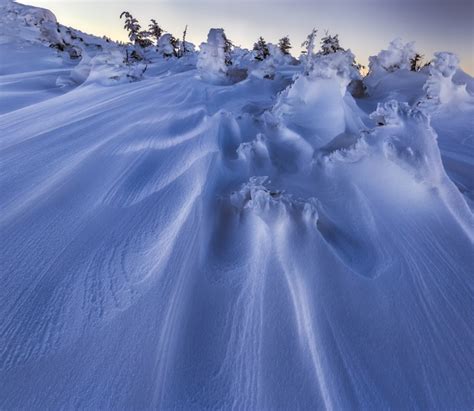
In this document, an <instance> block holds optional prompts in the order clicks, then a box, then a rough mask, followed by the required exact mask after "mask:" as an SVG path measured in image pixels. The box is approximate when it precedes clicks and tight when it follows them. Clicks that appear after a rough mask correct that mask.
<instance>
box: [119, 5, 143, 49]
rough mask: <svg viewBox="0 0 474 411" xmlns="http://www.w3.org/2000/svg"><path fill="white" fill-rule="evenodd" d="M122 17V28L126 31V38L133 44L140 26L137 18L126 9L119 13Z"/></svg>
mask: <svg viewBox="0 0 474 411" xmlns="http://www.w3.org/2000/svg"><path fill="white" fill-rule="evenodd" d="M123 17H125V24H124V26H123V28H124V29H125V30H127V31H128V38H129V39H130V41H131V42H132V43H133V44H135V42H136V40H137V38H138V37H139V32H140V30H141V28H142V27H141V26H140V24H139V23H138V20H137V19H136V18H135V17H133V16H132V15H131V14H130V13H129V12H128V11H124V12H122V14H120V18H123Z"/></svg>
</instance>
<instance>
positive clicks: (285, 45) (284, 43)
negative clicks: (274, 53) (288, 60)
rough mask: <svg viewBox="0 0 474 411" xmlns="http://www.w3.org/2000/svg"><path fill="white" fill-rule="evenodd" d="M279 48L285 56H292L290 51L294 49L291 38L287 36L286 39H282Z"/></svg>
mask: <svg viewBox="0 0 474 411" xmlns="http://www.w3.org/2000/svg"><path fill="white" fill-rule="evenodd" d="M278 48H279V49H280V51H281V52H282V53H283V54H285V55H288V54H290V49H291V48H292V47H291V42H290V37H289V36H285V37H282V38H281V39H280V40H278Z"/></svg>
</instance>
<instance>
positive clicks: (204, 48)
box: [197, 29, 232, 82]
mask: <svg viewBox="0 0 474 411" xmlns="http://www.w3.org/2000/svg"><path fill="white" fill-rule="evenodd" d="M231 51H232V43H231V42H230V41H229V39H228V38H227V37H226V35H225V33H224V29H211V30H210V31H209V34H208V36H207V42H206V43H202V44H201V46H200V52H199V56H198V61H197V68H198V70H199V72H200V74H201V77H202V78H203V79H205V80H208V81H211V82H222V81H226V80H227V72H228V66H230V65H231V64H232V59H231Z"/></svg>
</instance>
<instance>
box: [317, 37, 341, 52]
mask: <svg viewBox="0 0 474 411" xmlns="http://www.w3.org/2000/svg"><path fill="white" fill-rule="evenodd" d="M337 51H344V49H343V48H342V47H341V46H340V44H339V35H337V34H336V35H335V36H331V35H330V34H329V33H328V32H326V35H325V36H324V37H323V38H322V39H321V54H323V55H327V54H331V53H336V52H337Z"/></svg>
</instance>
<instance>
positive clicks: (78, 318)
mask: <svg viewBox="0 0 474 411" xmlns="http://www.w3.org/2000/svg"><path fill="white" fill-rule="evenodd" d="M0 7H2V8H3V9H4V10H2V13H1V15H2V16H3V17H0V23H1V24H0V29H1V30H0V39H1V41H0V48H1V49H0V50H1V53H2V54H3V53H8V56H9V62H8V63H7V62H4V61H3V59H2V64H1V66H0V86H1V88H2V91H1V92H2V100H1V109H2V110H1V111H2V113H3V114H2V115H0V129H1V130H2V133H1V139H0V161H1V164H2V166H1V169H0V188H1V203H0V204H1V212H0V235H1V237H0V245H1V266H0V272H1V274H0V275H1V281H2V287H1V289H0V320H1V321H0V408H2V409H14V408H27V409H46V408H47V409H57V408H91V409H154V408H159V409H254V410H266V409H357V408H360V409H388V408H390V409H415V408H416V409H442V410H446V409H456V410H468V409H472V408H473V406H474V398H473V394H472V381H473V378H474V372H473V366H474V364H473V358H474V357H473V355H474V352H473V347H474V341H473V339H474V338H473V337H474V336H473V323H472V301H473V299H472V298H473V295H472V285H473V284H472V263H473V257H472V251H473V248H472V247H473V234H474V225H473V224H474V223H473V216H472V211H471V208H470V205H471V206H472V199H473V198H474V196H473V192H474V191H473V188H474V185H473V183H472V175H473V174H472V173H473V171H474V140H473V134H472V130H473V127H472V125H473V124H472V118H474V117H473V114H474V108H473V103H472V90H473V82H472V78H470V77H469V76H467V75H466V74H465V73H462V72H461V71H460V70H459V69H458V67H457V65H456V64H457V63H456V62H455V61H454V60H453V59H452V58H451V57H449V56H448V55H446V54H442V55H437V57H436V58H437V60H436V62H437V63H435V65H434V66H433V67H432V68H431V72H428V71H426V70H425V71H421V72H410V71H408V70H406V69H404V68H398V69H395V68H394V67H395V66H397V65H398V66H400V64H402V63H400V62H398V63H397V61H395V60H396V59H397V58H399V59H401V60H403V59H405V58H407V57H406V55H407V53H405V52H403V53H402V52H401V51H400V52H398V51H397V52H396V53H395V52H385V54H382V55H381V56H379V57H380V58H379V60H377V61H378V62H379V63H380V64H379V65H378V66H377V69H374V70H373V71H372V72H371V74H369V76H368V77H367V78H366V79H364V82H365V84H366V88H367V90H366V93H367V95H366V96H365V97H364V98H358V99H355V98H353V97H352V96H351V95H350V93H348V92H347V87H348V85H349V83H350V81H352V80H354V79H356V77H357V76H355V74H354V71H353V66H352V59H353V57H351V56H352V55H350V54H345V53H349V52H338V53H335V54H336V55H335V56H329V57H327V56H326V57H324V58H323V57H321V56H319V57H318V56H316V57H315V58H316V59H317V60H315V64H314V67H313V69H312V71H311V72H310V73H307V74H305V73H304V72H303V70H302V68H301V65H298V64H295V62H294V61H293V60H292V59H286V60H285V59H283V58H281V56H280V57H279V60H278V61H280V63H278V64H277V63H272V64H274V76H273V77H272V79H270V78H265V76H259V75H253V74H250V75H248V77H247V78H245V76H242V77H241V78H240V80H242V81H238V82H236V81H237V80H236V78H233V79H229V81H214V80H215V78H216V76H212V74H213V73H207V74H208V76H206V75H203V70H204V71H205V68H207V69H209V67H210V68H211V69H212V67H214V66H216V67H218V68H219V70H220V71H219V73H217V74H218V75H217V77H219V79H223V78H224V77H225V76H226V75H227V74H226V71H227V69H226V68H225V66H223V65H219V64H217V65H213V64H211V63H212V62H211V63H209V62H207V63H209V64H207V63H206V62H205V61H204V62H203V60H202V57H201V60H200V63H199V64H198V65H199V67H201V70H198V69H197V68H196V61H197V58H196V54H195V53H190V55H188V56H185V57H183V58H181V59H176V58H169V59H166V58H163V57H156V58H154V57H149V60H148V62H146V63H143V62H141V63H137V64H134V65H127V64H124V63H122V57H120V56H123V54H124V51H123V48H121V47H119V46H118V45H115V43H107V42H105V41H103V40H101V39H96V38H94V37H92V36H89V37H84V38H85V39H86V40H87V42H88V45H87V46H84V45H82V46H80V45H77V46H76V47H80V51H81V58H79V59H75V58H74V56H73V58H71V57H70V55H69V53H68V51H67V48H66V49H65V50H64V51H63V52H58V51H56V50H54V49H52V48H48V47H47V45H48V41H49V42H51V40H47V39H45V37H44V36H43V34H42V33H44V30H41V27H42V26H41V24H42V23H41V22H39V23H38V22H37V23H32V22H31V20H30V19H23V17H22V16H23V15H24V14H25V13H26V12H27V11H28V10H30V12H28V13H27V14H28V15H40V14H41V13H39V12H38V11H35V12H34V13H32V12H31V10H33V11H34V10H36V9H31V8H22V7H23V6H21V5H18V4H14V3H11V2H5V0H4V1H3V3H1V6H0ZM5 8H9V9H8V10H9V11H8V13H3V11H5V10H6V9H5ZM19 10H20V11H19ZM22 13H23V14H22ZM38 13H39V14H38ZM5 16H6V17H5ZM46 16H49V14H46ZM50 17H51V16H50ZM47 21H48V22H51V21H52V20H51V18H49V20H47ZM12 22H14V24H15V26H14V27H16V29H15V30H13V28H12V27H13V26H12V25H13V23H12ZM48 24H49V23H48ZM54 24H56V23H55V22H54ZM38 25H39V26H38ZM58 27H59V32H58V33H59V34H60V35H61V36H63V35H65V33H66V29H65V28H63V26H58ZM69 30H72V29H69ZM70 32H71V33H72V34H73V36H74V37H77V36H78V34H77V33H78V32H76V31H70ZM25 33H26V34H28V33H29V34H28V36H27V35H26V34H25ZM32 33H33V34H34V35H35V36H39V37H34V36H33V34H32ZM35 33H36V34H35ZM219 33H220V31H219V30H216V31H214V34H213V36H217V35H218V34H219ZM42 36H43V37H42ZM69 36H70V34H69ZM84 36H86V35H84ZM213 36H210V38H214V37H213ZM37 38H39V39H40V40H35V39H37ZM63 38H64V37H61V38H60V39H59V40H58V39H55V40H54V41H63ZM75 41H76V40H75ZM77 41H78V40H77ZM66 42H67V43H68V44H69V46H71V47H72V45H73V44H72V43H71V38H70V37H69V41H66ZM215 43H216V44H217V46H216V47H219V46H218V44H220V43H219V41H217V40H216V42H215ZM74 44H76V43H74ZM94 44H100V45H101V48H99V47H97V46H95V45H94ZM395 45H397V47H396V50H402V51H403V47H402V46H401V45H400V43H396V44H395ZM395 45H392V46H391V47H395ZM410 47H411V46H410ZM204 49H206V47H204ZM206 50H207V52H209V53H211V54H213V58H214V57H216V56H218V55H219V53H220V52H219V51H218V53H217V54H216V53H214V51H213V48H212V47H208V48H207V49H206ZM405 51H406V50H405ZM235 53H240V54H239V55H238V56H237V57H238V59H240V60H239V61H241V63H239V64H241V66H239V67H233V70H237V69H241V68H240V67H243V68H242V69H241V73H243V72H244V71H245V70H247V69H249V70H248V72H249V73H252V72H253V71H255V70H257V69H258V66H257V63H255V62H251V61H250V60H248V58H249V57H248V54H246V53H245V52H244V51H242V50H240V51H239V50H236V51H235ZM408 54H409V53H408ZM149 55H150V56H151V55H152V52H149ZM384 56H385V57H384ZM387 56H388V57H387ZM397 56H398V57H397ZM237 57H236V60H237ZM25 59H26V60H25ZM246 59H247V60H246ZM318 59H319V60H318ZM387 59H388V60H390V61H389V62H390V70H388V69H387V68H383V64H385V63H383V62H384V61H385V60H387ZM77 60H80V62H78V61H77ZM25 61H28V63H27V64H25V63H24V62H25ZM275 61H277V60H275ZM373 61H375V60H373ZM443 62H447V63H449V64H448V65H451V66H452V63H453V62H454V63H456V64H454V66H455V67H454V71H450V72H449V73H448V72H446V71H445V70H444V69H443V64H444V63H443ZM374 64H375V63H374ZM142 65H146V70H144V68H143V66H142ZM265 67H267V66H265ZM252 70H253V71H252ZM79 74H80V75H79ZM441 77H442V78H441ZM209 79H211V81H210V80H209ZM136 80H141V81H136ZM461 80H464V83H467V86H465V87H462V90H463V91H462V92H461V91H457V90H461V86H460V85H459V83H460V82H461ZM216 83H217V84H216ZM425 83H426V84H427V85H426V86H424V84H425ZM441 83H442V86H440V87H436V86H435V84H441ZM450 84H451V85H450ZM436 90H442V92H439V93H438V94H436V95H435V91H436ZM446 90H448V91H446ZM449 90H455V92H453V93H451V94H449ZM447 95H451V96H454V97H452V98H445V97H446V96H447ZM428 100H429V102H428V103H427V101H428ZM453 101H454V102H455V103H456V106H455V108H453V104H454V103H453ZM460 101H461V102H462V104H461V103H459V102H460ZM458 103H459V104H458ZM469 176H470V177H469Z"/></svg>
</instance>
